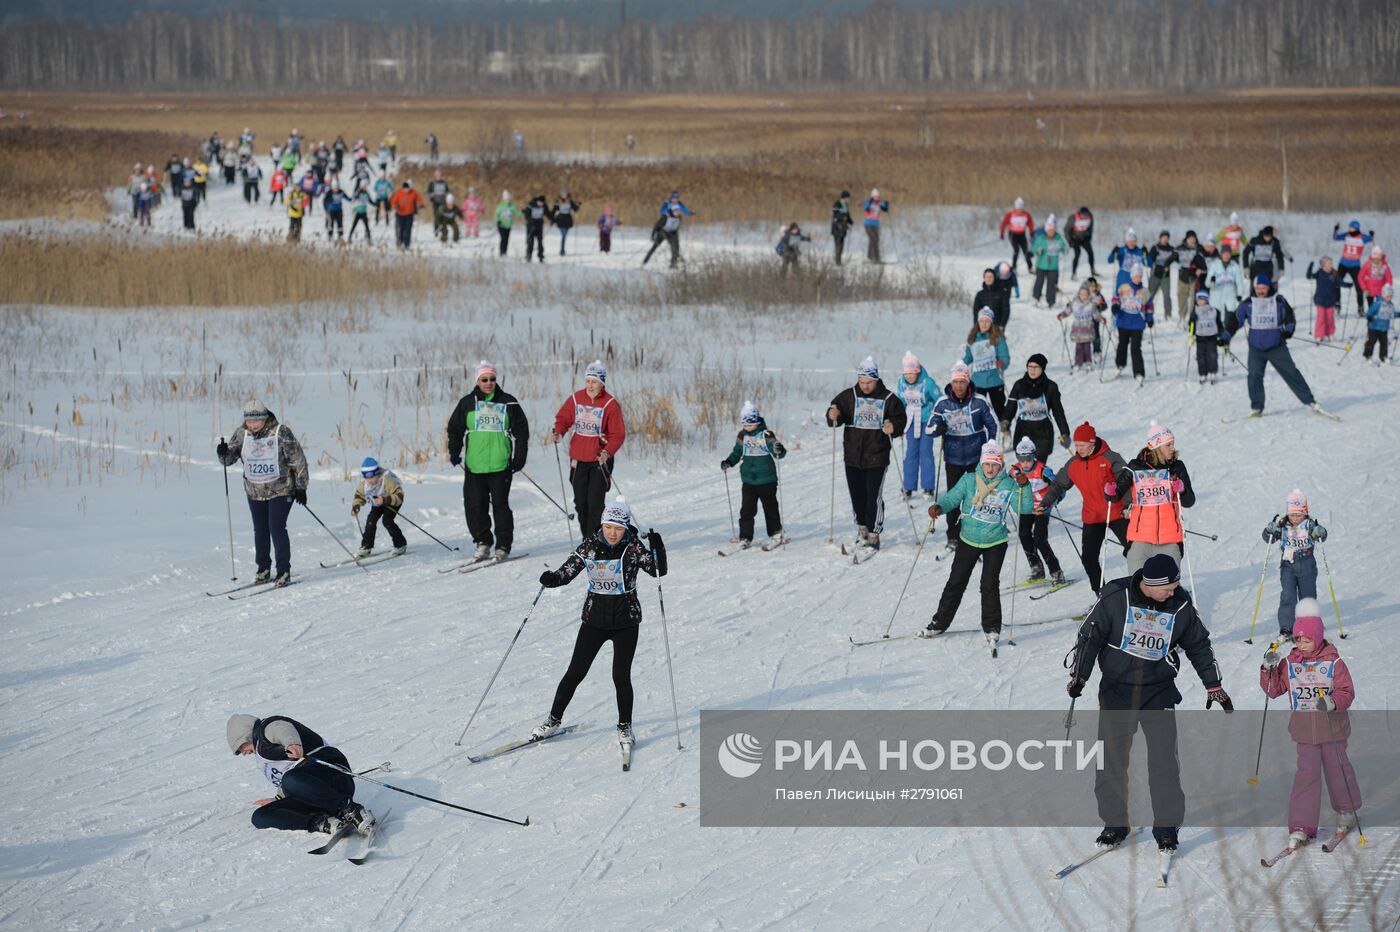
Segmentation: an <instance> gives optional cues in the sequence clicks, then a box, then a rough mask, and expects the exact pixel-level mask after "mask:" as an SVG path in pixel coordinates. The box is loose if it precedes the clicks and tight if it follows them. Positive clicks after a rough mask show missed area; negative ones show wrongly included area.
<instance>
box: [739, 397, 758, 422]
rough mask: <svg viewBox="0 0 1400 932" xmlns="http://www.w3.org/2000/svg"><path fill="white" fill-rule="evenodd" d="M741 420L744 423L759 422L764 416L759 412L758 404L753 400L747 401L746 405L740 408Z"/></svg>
mask: <svg viewBox="0 0 1400 932" xmlns="http://www.w3.org/2000/svg"><path fill="white" fill-rule="evenodd" d="M739 420H740V422H742V423H744V424H757V423H758V422H759V421H761V420H763V418H762V416H761V415H759V413H758V406H757V405H756V404H754V403H753V402H752V401H746V402H744V406H743V407H742V408H740V409H739Z"/></svg>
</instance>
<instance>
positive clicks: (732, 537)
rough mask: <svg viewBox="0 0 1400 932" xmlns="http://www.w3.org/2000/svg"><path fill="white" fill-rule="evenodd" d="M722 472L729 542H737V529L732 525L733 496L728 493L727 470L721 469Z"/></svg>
mask: <svg viewBox="0 0 1400 932" xmlns="http://www.w3.org/2000/svg"><path fill="white" fill-rule="evenodd" d="M720 472H722V473H724V500H725V502H726V503H727V504H728V505H729V542H730V543H731V544H734V543H738V541H739V531H738V530H737V529H736V528H735V527H734V497H733V496H732V495H730V493H729V470H727V469H721V470H720Z"/></svg>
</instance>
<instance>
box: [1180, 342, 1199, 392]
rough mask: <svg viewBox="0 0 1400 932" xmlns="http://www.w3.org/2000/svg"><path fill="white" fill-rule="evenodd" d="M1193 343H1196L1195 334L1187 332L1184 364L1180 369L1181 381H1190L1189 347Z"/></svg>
mask: <svg viewBox="0 0 1400 932" xmlns="http://www.w3.org/2000/svg"><path fill="white" fill-rule="evenodd" d="M1195 343H1196V335H1195V334H1194V333H1191V334H1187V337H1186V365H1185V367H1183V368H1182V370H1181V381H1183V382H1189V381H1191V347H1192V346H1194V345H1195Z"/></svg>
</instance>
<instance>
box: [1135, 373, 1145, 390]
mask: <svg viewBox="0 0 1400 932" xmlns="http://www.w3.org/2000/svg"><path fill="white" fill-rule="evenodd" d="M1133 380H1134V381H1136V382H1137V384H1138V388H1142V383H1143V382H1144V381H1145V380H1146V377H1145V376H1141V375H1135V376H1133Z"/></svg>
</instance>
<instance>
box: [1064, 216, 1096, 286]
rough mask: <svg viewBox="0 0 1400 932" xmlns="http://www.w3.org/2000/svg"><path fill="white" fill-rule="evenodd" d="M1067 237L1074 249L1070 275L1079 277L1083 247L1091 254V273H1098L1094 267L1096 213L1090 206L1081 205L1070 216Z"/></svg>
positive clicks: (1070, 246) (1071, 247)
mask: <svg viewBox="0 0 1400 932" xmlns="http://www.w3.org/2000/svg"><path fill="white" fill-rule="evenodd" d="M1065 237H1066V239H1067V240H1068V241H1069V248H1070V249H1072V250H1074V264H1073V265H1071V266H1070V270H1069V274H1070V277H1071V278H1077V277H1079V250H1081V249H1082V250H1084V252H1086V253H1087V254H1088V256H1089V274H1090V275H1098V274H1099V272H1098V269H1096V268H1094V215H1093V213H1092V212H1090V210H1089V208H1087V207H1081V208H1079V209H1078V210H1076V211H1075V212H1074V213H1073V214H1072V215H1071V216H1070V218H1069V229H1068V230H1067V231H1066V232H1065Z"/></svg>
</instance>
